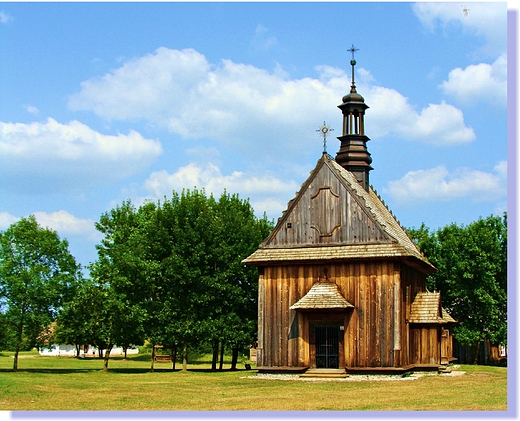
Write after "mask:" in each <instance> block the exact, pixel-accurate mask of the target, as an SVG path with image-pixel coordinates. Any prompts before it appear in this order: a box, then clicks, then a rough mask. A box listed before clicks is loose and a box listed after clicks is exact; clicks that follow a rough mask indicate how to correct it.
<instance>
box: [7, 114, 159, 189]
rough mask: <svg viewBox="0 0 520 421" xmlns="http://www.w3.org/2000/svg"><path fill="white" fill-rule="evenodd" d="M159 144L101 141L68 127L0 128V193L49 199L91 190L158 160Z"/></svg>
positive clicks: (129, 138) (133, 136)
mask: <svg viewBox="0 0 520 421" xmlns="http://www.w3.org/2000/svg"><path fill="white" fill-rule="evenodd" d="M161 153H162V148H161V145H160V143H159V142H157V141H155V140H150V139H145V138H143V137H142V136H141V135H140V134H139V133H137V132H135V131H130V132H129V133H128V134H127V135H123V134H118V135H104V134H101V133H99V132H96V131H95V130H92V129H91V128H89V127H88V126H86V125H84V124H82V123H80V122H78V121H71V122H70V123H68V124H61V123H58V122H57V121H56V120H54V119H52V118H49V119H48V120H47V121H46V122H45V123H39V122H34V123H30V124H24V123H3V122H0V179H2V180H3V181H4V182H3V183H2V188H4V189H10V190H12V191H14V192H18V193H34V192H36V193H49V192H58V191H67V190H76V189H80V188H92V187H95V186H98V185H102V184H106V183H109V182H112V181H114V180H119V179H122V178H125V177H128V176H130V175H133V174H135V173H138V172H140V171H142V170H144V169H146V168H147V167H148V166H149V165H150V164H151V163H152V162H153V161H154V160H155V159H156V158H157V157H158V156H159V155H160V154H161Z"/></svg>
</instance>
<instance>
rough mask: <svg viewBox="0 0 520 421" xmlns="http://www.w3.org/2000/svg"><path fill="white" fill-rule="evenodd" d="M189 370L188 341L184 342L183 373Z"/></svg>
mask: <svg viewBox="0 0 520 421" xmlns="http://www.w3.org/2000/svg"><path fill="white" fill-rule="evenodd" d="M187 370H188V341H187V340H184V347H183V349H182V371H187Z"/></svg>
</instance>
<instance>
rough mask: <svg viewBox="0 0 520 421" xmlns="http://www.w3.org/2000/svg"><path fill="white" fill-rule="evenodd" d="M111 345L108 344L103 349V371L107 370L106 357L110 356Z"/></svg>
mask: <svg viewBox="0 0 520 421" xmlns="http://www.w3.org/2000/svg"><path fill="white" fill-rule="evenodd" d="M112 346H113V345H108V346H107V349H106V350H105V358H104V362H103V371H108V359H109V358H110V351H112Z"/></svg>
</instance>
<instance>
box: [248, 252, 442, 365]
mask: <svg viewBox="0 0 520 421" xmlns="http://www.w3.org/2000/svg"><path fill="white" fill-rule="evenodd" d="M323 269H327V273H328V278H329V280H330V281H332V282H335V283H336V284H337V285H338V286H339V289H340V292H341V294H342V295H343V297H344V298H345V299H346V300H347V301H349V302H350V303H352V304H353V305H354V307H355V308H354V309H353V310H352V309H350V310H342V311H327V312H325V311H319V310H318V311H298V310H291V309H290V308H289V307H290V306H291V305H293V304H294V303H296V302H297V301H298V300H300V299H301V298H303V297H304V296H305V294H307V292H308V291H309V290H310V288H311V286H312V285H313V284H314V283H315V282H316V281H318V279H319V278H321V279H322V280H323ZM396 273H397V274H398V276H396ZM395 280H397V281H398V282H400V283H401V285H400V286H399V288H397V290H398V291H400V295H401V297H399V299H398V300H396V299H395V297H394V291H396V288H395ZM259 281H260V285H259V292H260V293H261V294H262V295H263V298H261V299H259V332H262V334H259V344H258V346H259V350H260V352H259V357H258V365H259V366H262V367H303V366H313V364H314V363H315V362H314V360H313V355H314V354H313V353H314V349H313V343H312V341H311V339H312V337H313V326H314V325H313V323H314V324H316V323H322V324H323V323H326V322H327V320H328V321H329V322H331V323H339V324H341V325H343V326H344V331H341V332H342V333H343V335H344V336H343V337H341V343H342V349H341V352H340V356H341V364H342V365H343V366H345V367H394V366H405V365H407V364H409V363H412V362H414V361H419V360H420V361H426V360H428V362H421V363H424V364H426V363H431V362H430V361H431V360H432V358H435V357H436V354H432V355H425V352H424V351H423V350H422V349H423V346H422V344H428V347H430V348H436V345H435V343H434V342H435V341H434V338H433V337H432V336H431V335H433V333H432V332H430V331H424V332H422V331H421V332H419V333H418V332H417V331H416V330H413V331H412V332H411V333H409V332H408V329H409V327H408V325H407V323H406V319H405V317H406V314H407V313H406V306H408V305H409V303H408V302H407V300H406V287H407V286H408V287H409V290H410V291H411V292H412V293H416V292H417V291H420V290H421V288H424V286H425V276H424V275H421V274H420V273H418V272H417V271H415V270H411V269H410V268H407V266H406V265H401V263H400V262H398V261H385V260H381V261H358V262H348V263H347V262H346V263H330V264H320V265H276V266H268V267H265V268H263V274H262V276H260V279H259ZM396 302H397V303H399V306H400V307H399V311H398V312H397V316H396V311H395V310H396V309H395V303H396ZM396 317H398V319H397V323H396ZM396 325H397V327H396ZM396 328H398V329H399V333H398V334H397V335H396V332H395V329H396ZM409 336H410V339H411V342H412V343H413V345H412V348H411V349H408V346H407V342H408V341H407V340H405V338H407V337H409ZM396 337H398V338H401V340H400V344H399V358H398V359H397V361H396V360H394V352H395V351H394V349H395V345H396V344H395V338H396ZM409 352H410V353H412V355H410V357H411V358H409V357H408V354H409ZM396 363H397V365H396Z"/></svg>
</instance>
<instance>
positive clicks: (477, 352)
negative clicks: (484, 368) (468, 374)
mask: <svg viewBox="0 0 520 421" xmlns="http://www.w3.org/2000/svg"><path fill="white" fill-rule="evenodd" d="M480 342H481V341H478V342H477V350H476V351H475V358H473V364H478V360H479V357H480Z"/></svg>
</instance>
